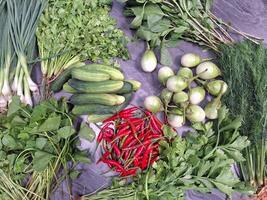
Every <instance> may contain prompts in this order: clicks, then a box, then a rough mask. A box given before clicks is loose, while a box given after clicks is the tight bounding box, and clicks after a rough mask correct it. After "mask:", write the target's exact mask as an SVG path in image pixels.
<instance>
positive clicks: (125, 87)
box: [115, 81, 133, 94]
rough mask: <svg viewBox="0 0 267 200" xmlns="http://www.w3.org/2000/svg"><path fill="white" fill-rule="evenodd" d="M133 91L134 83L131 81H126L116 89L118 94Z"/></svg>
mask: <svg viewBox="0 0 267 200" xmlns="http://www.w3.org/2000/svg"><path fill="white" fill-rule="evenodd" d="M132 91H133V85H132V84H131V83H128V82H125V81H124V83H123V87H122V88H121V89H120V90H118V91H116V92H115V93H116V94H126V93H130V92H132Z"/></svg>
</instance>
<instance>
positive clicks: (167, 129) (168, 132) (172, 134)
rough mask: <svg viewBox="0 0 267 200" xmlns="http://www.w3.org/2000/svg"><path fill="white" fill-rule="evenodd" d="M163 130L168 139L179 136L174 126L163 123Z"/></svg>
mask: <svg viewBox="0 0 267 200" xmlns="http://www.w3.org/2000/svg"><path fill="white" fill-rule="evenodd" d="M162 131H163V134H164V136H165V137H167V138H168V139H172V138H174V137H176V136H177V133H176V131H174V130H173V128H172V127H170V126H167V125H163V126H162Z"/></svg>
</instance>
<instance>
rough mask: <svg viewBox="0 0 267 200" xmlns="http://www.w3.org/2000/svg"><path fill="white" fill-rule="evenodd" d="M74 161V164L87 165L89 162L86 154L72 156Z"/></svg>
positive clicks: (80, 153)
mask: <svg viewBox="0 0 267 200" xmlns="http://www.w3.org/2000/svg"><path fill="white" fill-rule="evenodd" d="M74 160H75V161H76V162H81V163H87V164H90V163H91V160H90V159H89V158H88V155H87V154H86V152H79V153H76V154H75V155H74Z"/></svg>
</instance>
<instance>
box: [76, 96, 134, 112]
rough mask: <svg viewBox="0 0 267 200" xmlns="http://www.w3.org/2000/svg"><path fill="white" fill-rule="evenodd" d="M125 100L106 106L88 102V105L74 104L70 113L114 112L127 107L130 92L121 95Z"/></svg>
mask: <svg viewBox="0 0 267 200" xmlns="http://www.w3.org/2000/svg"><path fill="white" fill-rule="evenodd" d="M123 96H124V97H125V102H124V103H123V104H121V105H118V106H106V105H100V104H88V105H75V106H74V108H73V109H72V113H73V114H75V115H93V114H94V115H95V114H96V115H104V114H113V115H114V114H116V113H117V112H119V111H121V110H123V109H124V108H126V107H127V105H128V104H129V102H130V101H131V98H132V93H128V94H125V95H123Z"/></svg>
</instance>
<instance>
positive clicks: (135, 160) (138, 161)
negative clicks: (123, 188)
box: [97, 107, 164, 177]
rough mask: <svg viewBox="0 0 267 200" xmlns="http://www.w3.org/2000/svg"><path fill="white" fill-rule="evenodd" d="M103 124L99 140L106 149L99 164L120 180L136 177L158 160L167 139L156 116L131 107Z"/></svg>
mask: <svg viewBox="0 0 267 200" xmlns="http://www.w3.org/2000/svg"><path fill="white" fill-rule="evenodd" d="M138 115H139V116H138ZM104 122H105V124H104V126H103V127H102V128H101V131H100V133H99V135H98V138H97V142H98V143H100V142H101V144H102V148H103V155H102V158H101V159H100V160H101V161H102V162H104V163H106V164H107V165H108V166H109V167H110V168H113V169H114V170H115V171H116V172H119V173H120V176H122V177H124V176H135V175H136V174H137V172H138V170H145V169H147V168H149V167H150V166H151V165H152V164H153V163H154V162H155V161H156V160H158V158H159V157H158V154H159V142H160V141H161V140H162V139H164V138H163V132H162V130H161V128H162V126H163V124H162V123H161V122H160V121H159V120H158V119H157V117H156V116H154V115H153V114H151V113H150V112H148V111H145V112H144V111H142V110H140V108H138V107H131V108H128V109H125V110H123V111H121V112H119V113H118V114H116V115H115V116H113V117H111V118H109V119H107V120H105V121H104Z"/></svg>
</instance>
